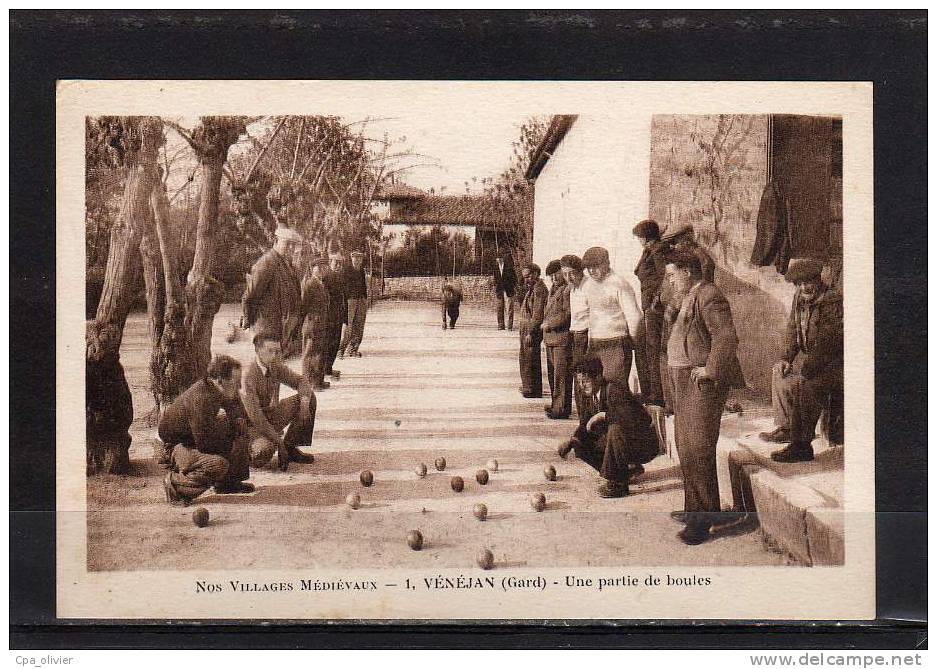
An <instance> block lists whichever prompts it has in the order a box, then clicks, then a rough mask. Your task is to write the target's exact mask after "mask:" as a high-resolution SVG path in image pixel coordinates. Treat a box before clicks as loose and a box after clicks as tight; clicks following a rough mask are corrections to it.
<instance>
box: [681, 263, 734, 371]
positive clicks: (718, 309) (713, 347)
mask: <svg viewBox="0 0 937 669" xmlns="http://www.w3.org/2000/svg"><path fill="white" fill-rule="evenodd" d="M688 309H689V311H688V312H687V328H686V335H685V337H684V340H683V342H682V344H683V348H684V351H686V354H687V357H688V358H689V359H690V361H691V362H692V363H693V364H694V365H695V366H697V367H703V366H705V367H706V369H707V370H708V371H709V373H710V375H711V376H712V377H713V378H714V379H715V380H716V381H717V382H719V383H722V384H726V385H727V386H728V387H729V388H744V387H745V377H744V376H743V375H742V366H741V364H739V358H738V345H739V338H738V334H737V333H736V331H735V323H734V322H733V321H732V309H731V307H730V306H729V302H728V300H726V298H725V296H724V295H723V294H722V291H720V290H719V289H718V288H716V286H715V285H713V284H711V283H709V282H707V281H704V282H703V283H702V284H700V286H699V288H698V289H697V290H696V294H695V295H694V296H693V299H692V301H691V303H690V304H689V305H688ZM673 336H679V335H678V334H677V332H674V334H673Z"/></svg>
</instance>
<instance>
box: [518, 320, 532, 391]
mask: <svg viewBox="0 0 937 669" xmlns="http://www.w3.org/2000/svg"><path fill="white" fill-rule="evenodd" d="M518 335H519V339H520V349H519V351H518V355H517V359H518V363H519V365H520V374H521V390H522V391H523V392H524V394H525V395H526V394H530V393H531V392H532V391H531V383H532V379H531V378H530V352H531V347H530V346H528V345H527V342H526V339H527V328H526V327H524V326H523V325H522V326H521V327H520V328H519V329H518Z"/></svg>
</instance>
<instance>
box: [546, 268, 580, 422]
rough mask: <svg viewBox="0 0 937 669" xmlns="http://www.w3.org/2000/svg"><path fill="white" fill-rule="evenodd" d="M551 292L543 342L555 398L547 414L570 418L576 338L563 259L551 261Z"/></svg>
mask: <svg viewBox="0 0 937 669" xmlns="http://www.w3.org/2000/svg"><path fill="white" fill-rule="evenodd" d="M547 277H549V279H550V292H549V294H548V295H547V304H546V306H545V307H544V309H543V322H542V323H541V324H540V329H541V330H543V343H544V344H545V345H546V350H547V376H548V378H549V380H550V397H551V402H550V405H549V406H548V407H544V410H545V412H546V414H547V418H551V419H563V418H569V414H570V412H571V411H572V403H573V373H572V368H571V367H570V364H569V363H570V355H571V353H572V345H571V344H572V340H571V338H570V335H569V286H568V285H566V278H565V277H564V276H563V268H562V266H561V265H560V261H559V260H551V261H550V262H549V263H548V264H547Z"/></svg>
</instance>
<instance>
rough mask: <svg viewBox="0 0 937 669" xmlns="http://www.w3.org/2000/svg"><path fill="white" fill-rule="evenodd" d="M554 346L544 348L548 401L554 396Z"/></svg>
mask: <svg viewBox="0 0 937 669" xmlns="http://www.w3.org/2000/svg"><path fill="white" fill-rule="evenodd" d="M554 348H555V347H554V346H550V345H549V344H547V345H546V346H544V353H545V354H546V358H547V382H548V383H549V384H550V400H551V401H552V400H553V399H554V397H555V396H556V393H555V392H554V390H553V354H554V350H553V349H554Z"/></svg>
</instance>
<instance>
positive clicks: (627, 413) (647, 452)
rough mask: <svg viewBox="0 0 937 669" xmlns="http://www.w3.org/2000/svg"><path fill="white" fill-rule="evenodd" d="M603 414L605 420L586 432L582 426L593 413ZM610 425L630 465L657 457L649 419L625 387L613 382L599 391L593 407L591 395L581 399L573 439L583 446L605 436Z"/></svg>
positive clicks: (642, 406) (655, 443) (645, 411)
mask: <svg viewBox="0 0 937 669" xmlns="http://www.w3.org/2000/svg"><path fill="white" fill-rule="evenodd" d="M602 411H604V412H605V420H604V421H600V422H599V423H598V424H597V425H595V426H594V427H593V431H592V432H589V431H588V430H587V429H586V425H588V424H589V420H590V419H591V418H592V417H593V416H594V415H596V414H597V413H600V412H602ZM610 425H618V426H619V427H620V428H621V429H620V430H619V431H618V432H617V434H618V435H619V436H621V437H622V438H624V439H625V441H626V443H625V449H626V451H627V452H626V453H624V454H623V455H625V457H626V458H627V459H628V460H629V461H630V462H640V463H644V462H650V461H651V460H653V459H654V458H655V457H657V454H658V449H659V445H658V440H657V432H656V431H655V430H654V425H653V423H652V422H651V416H650V414H648V412H647V409H645V408H644V405H642V404H641V403H640V402H639V401H638V399H637V398H636V397H635V396H634V394H633V393H632V392H631V391H630V390H628V388H627V387H626V386H624V385H623V384H620V383H616V382H614V381H610V382H608V383H606V384H605V387H604V388H602V389H601V390H600V391H599V402H598V404H596V402H595V400H594V398H593V397H591V396H587V397H585V398H584V402H583V406H582V413H581V415H580V416H579V427H577V428H576V431H575V432H574V433H573V438H574V439H577V440H578V441H580V442H581V443H583V444H586V443H589V442H590V441H592V440H595V439H600V438H602V437H604V436H605V435H606V434H608V428H609V426H610Z"/></svg>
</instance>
